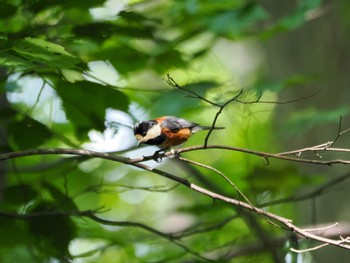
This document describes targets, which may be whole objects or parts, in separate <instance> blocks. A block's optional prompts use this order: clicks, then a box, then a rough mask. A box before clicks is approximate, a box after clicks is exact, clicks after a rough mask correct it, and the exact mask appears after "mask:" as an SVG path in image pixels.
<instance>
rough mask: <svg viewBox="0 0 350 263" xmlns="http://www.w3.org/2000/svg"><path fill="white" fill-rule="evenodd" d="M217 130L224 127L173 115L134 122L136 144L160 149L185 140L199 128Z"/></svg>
mask: <svg viewBox="0 0 350 263" xmlns="http://www.w3.org/2000/svg"><path fill="white" fill-rule="evenodd" d="M212 129H213V130H219V129H224V127H211V126H202V125H199V124H197V123H194V122H191V121H188V120H185V119H183V118H178V117H174V116H162V117H159V118H155V119H153V120H148V121H141V122H138V123H136V124H135V127H134V135H135V137H136V139H137V146H139V145H141V144H148V145H156V146H158V147H159V148H160V149H161V150H166V149H168V148H171V147H173V146H177V145H180V144H182V143H184V142H186V141H187V140H188V139H189V138H190V136H191V135H192V134H194V133H196V132H198V131H201V130H212Z"/></svg>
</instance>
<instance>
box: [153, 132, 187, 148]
mask: <svg viewBox="0 0 350 263" xmlns="http://www.w3.org/2000/svg"><path fill="white" fill-rule="evenodd" d="M162 132H163V133H165V134H166V137H167V138H166V140H165V141H164V142H163V143H162V144H161V145H160V146H161V147H163V148H169V147H172V146H176V145H179V144H181V143H184V142H185V141H187V140H188V138H189V137H190V136H191V130H190V129H188V128H186V129H181V130H178V131H177V132H171V131H170V130H168V129H165V130H163V131H162Z"/></svg>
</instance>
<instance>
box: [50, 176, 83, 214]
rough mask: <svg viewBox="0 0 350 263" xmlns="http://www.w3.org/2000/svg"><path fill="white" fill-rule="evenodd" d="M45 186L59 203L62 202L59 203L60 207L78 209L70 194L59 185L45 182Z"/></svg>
mask: <svg viewBox="0 0 350 263" xmlns="http://www.w3.org/2000/svg"><path fill="white" fill-rule="evenodd" d="M43 186H44V187H45V188H46V189H47V190H48V191H49V193H50V195H51V196H52V198H53V199H54V200H55V201H56V202H57V203H62V205H59V208H60V209H62V208H64V209H66V210H78V208H77V206H76V205H75V203H74V202H73V200H72V199H69V198H68V196H67V195H66V194H64V193H63V192H62V191H61V190H60V189H59V188H58V187H56V186H54V185H52V184H49V183H45V182H44V183H43Z"/></svg>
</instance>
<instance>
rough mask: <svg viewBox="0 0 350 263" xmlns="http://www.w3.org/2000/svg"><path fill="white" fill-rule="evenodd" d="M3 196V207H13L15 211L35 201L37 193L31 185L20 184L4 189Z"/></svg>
mask: <svg viewBox="0 0 350 263" xmlns="http://www.w3.org/2000/svg"><path fill="white" fill-rule="evenodd" d="M3 195H4V197H3V199H4V205H6V207H11V206H14V207H15V209H17V208H18V207H20V206H22V205H25V204H27V203H28V202H29V201H31V200H33V199H35V198H36V197H37V195H38V193H37V191H36V190H34V188H33V187H32V186H31V185H29V184H20V185H14V186H9V187H6V188H5V189H4V193H3Z"/></svg>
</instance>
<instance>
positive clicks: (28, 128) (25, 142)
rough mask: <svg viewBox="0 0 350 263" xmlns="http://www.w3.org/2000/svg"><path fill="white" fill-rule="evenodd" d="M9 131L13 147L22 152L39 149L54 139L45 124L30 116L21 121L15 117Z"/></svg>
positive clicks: (10, 123) (11, 121)
mask: <svg viewBox="0 0 350 263" xmlns="http://www.w3.org/2000/svg"><path fill="white" fill-rule="evenodd" d="M21 118H22V117H21ZM8 131H9V138H10V143H11V145H13V146H14V147H15V148H19V149H21V150H24V149H34V148H37V147H38V146H40V145H42V144H43V143H45V141H47V140H48V139H50V138H51V137H52V133H51V131H50V130H49V129H48V128H47V127H46V126H45V125H44V124H42V123H40V122H38V121H36V120H34V119H32V118H31V117H29V116H25V117H24V118H23V119H20V120H17V119H16V118H15V116H13V119H12V120H10V122H9V125H8Z"/></svg>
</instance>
